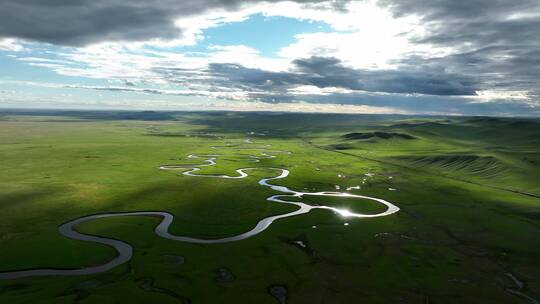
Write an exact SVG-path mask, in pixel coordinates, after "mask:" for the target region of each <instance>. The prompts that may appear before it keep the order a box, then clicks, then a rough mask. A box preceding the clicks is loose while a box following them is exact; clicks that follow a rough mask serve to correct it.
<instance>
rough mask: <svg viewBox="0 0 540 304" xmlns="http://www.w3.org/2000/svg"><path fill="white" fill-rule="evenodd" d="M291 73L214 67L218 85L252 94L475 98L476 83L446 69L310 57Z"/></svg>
mask: <svg viewBox="0 0 540 304" xmlns="http://www.w3.org/2000/svg"><path fill="white" fill-rule="evenodd" d="M293 64H294V65H295V67H296V69H295V70H293V71H291V72H270V71H264V70H260V69H250V68H246V67H243V66H241V65H237V64H217V63H214V64H211V65H210V66H209V71H208V72H209V74H210V75H211V76H212V80H211V81H212V82H213V84H215V85H219V86H224V87H231V86H232V87H237V88H242V89H247V90H250V91H267V92H275V91H283V90H285V89H289V88H291V87H295V86H299V85H312V86H316V87H318V88H330V87H336V88H342V89H347V90H353V91H367V92H383V93H406V94H428V95H474V94H475V91H476V90H477V87H476V82H475V81H474V80H473V79H471V78H469V77H464V76H460V75H457V74H449V73H446V72H445V71H444V70H441V69H439V70H435V69H432V70H418V69H411V70H360V69H353V68H349V67H346V66H345V65H343V64H342V62H341V61H340V60H338V59H336V58H324V57H311V58H308V59H297V60H295V61H294V62H293Z"/></svg>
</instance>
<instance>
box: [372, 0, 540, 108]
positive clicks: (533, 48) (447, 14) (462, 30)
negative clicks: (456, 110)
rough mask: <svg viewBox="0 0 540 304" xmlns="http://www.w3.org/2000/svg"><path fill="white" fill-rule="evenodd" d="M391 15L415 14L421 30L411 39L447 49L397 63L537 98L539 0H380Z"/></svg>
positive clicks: (539, 63)
mask: <svg viewBox="0 0 540 304" xmlns="http://www.w3.org/2000/svg"><path fill="white" fill-rule="evenodd" d="M379 4H380V5H381V6H385V7H389V8H390V9H391V10H392V11H393V12H394V14H395V15H396V16H406V15H415V16H418V17H420V18H421V21H422V24H423V25H424V26H425V28H426V30H427V33H426V35H425V36H422V37H415V38H414V39H413V42H415V43H419V44H431V45H437V46H443V47H452V48H455V49H457V50H458V53H457V54H453V55H451V56H447V57H440V58H415V57H411V58H405V59H404V60H402V63H403V64H412V65H419V64H420V65H426V64H429V65H430V66H432V67H434V66H439V67H445V68H447V69H451V70H452V71H453V72H455V73H459V74H464V75H472V76H474V77H475V78H476V79H477V80H478V81H481V82H482V84H483V87H485V88H486V89H506V90H525V91H529V92H530V94H531V95H532V96H534V97H535V98H538V97H539V96H540V89H539V79H540V1H538V0H512V1H507V0H469V1H445V0H430V1H422V0H403V1H401V0H399V1H397V0H395V1H394V0H382V1H380V2H379Z"/></svg>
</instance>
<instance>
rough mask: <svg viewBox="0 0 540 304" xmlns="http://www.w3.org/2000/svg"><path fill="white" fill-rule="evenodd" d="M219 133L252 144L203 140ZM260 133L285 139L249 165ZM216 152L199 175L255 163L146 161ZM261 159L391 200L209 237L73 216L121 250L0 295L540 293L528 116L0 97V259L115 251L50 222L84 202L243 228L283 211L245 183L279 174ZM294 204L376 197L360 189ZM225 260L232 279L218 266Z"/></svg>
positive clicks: (262, 139)
mask: <svg viewBox="0 0 540 304" xmlns="http://www.w3.org/2000/svg"><path fill="white" fill-rule="evenodd" d="M251 132H253V133H251ZM248 137H249V138H251V139H252V141H253V144H247V143H245V139H246V138H248ZM226 144H229V145H231V146H234V147H238V148H248V149H246V150H234V149H230V148H226V147H222V148H217V149H216V148H212V146H225V145H226ZM266 145H272V146H271V147H270V148H268V149H272V150H274V149H275V150H286V151H290V152H292V153H291V154H290V155H289V154H283V153H281V154H276V156H277V157H276V158H268V159H262V160H261V162H260V163H253V162H250V161H249V158H248V156H249V155H256V154H257V153H260V151H258V150H255V148H257V147H265V146H266ZM249 148H252V150H249ZM216 153H217V154H223V155H224V156H223V157H221V158H220V159H218V164H217V165H216V166H212V167H206V168H204V169H203V170H201V171H200V172H198V173H208V174H211V173H214V174H215V173H219V174H230V175H232V174H235V172H234V171H235V170H236V169H238V168H243V167H261V169H259V170H254V171H250V172H249V173H250V176H249V177H247V178H245V179H236V180H235V179H232V180H225V179H213V178H197V177H189V176H184V175H181V174H179V173H180V172H172V171H161V170H158V167H159V166H160V165H162V164H194V163H195V164H197V163H198V164H201V163H203V160H202V159H187V158H186V157H187V156H188V155H189V154H216ZM265 167H273V168H276V167H279V168H286V169H288V170H290V171H291V174H290V175H289V176H288V177H287V178H285V179H282V180H279V181H276V183H278V184H282V185H285V186H287V187H289V188H291V189H296V190H299V191H313V192H315V191H336V190H335V189H336V186H339V188H340V190H339V191H345V189H346V188H348V187H354V186H360V189H355V188H353V189H351V190H349V192H351V193H354V194H360V195H367V196H373V197H378V198H382V199H385V200H388V201H390V202H393V203H394V204H396V205H397V206H399V207H400V208H401V210H400V211H399V212H398V213H397V214H394V215H389V216H386V217H380V218H372V219H351V218H343V217H340V216H338V215H335V214H333V213H331V212H328V211H325V210H314V211H312V212H311V213H309V214H306V215H302V216H297V217H293V218H286V219H283V220H280V221H278V222H276V223H274V224H273V225H272V226H271V227H270V228H269V229H267V230H266V231H264V232H262V233H261V234H258V235H256V236H254V237H252V238H249V239H246V240H242V241H239V242H233V243H223V244H213V245H196V244H187V243H181V242H174V241H170V240H167V239H162V238H159V237H158V236H156V235H155V234H154V232H153V227H154V226H155V225H156V224H157V223H158V222H159V219H158V218H151V217H147V218H142V217H140V218H137V217H133V218H109V219H101V220H96V221H93V222H87V223H84V224H83V225H81V226H80V227H79V231H81V232H84V233H88V234H95V235H100V236H106V237H109V238H115V239H120V240H123V241H126V242H128V243H130V244H132V245H133V247H134V256H133V259H132V260H131V261H130V262H129V263H126V264H124V265H122V266H119V267H117V268H115V269H113V270H112V271H109V272H107V273H103V274H99V275H89V276H80V277H42V278H28V279H17V280H4V281H0V303H100V304H105V303H260V304H263V303H280V302H279V301H278V300H277V299H276V298H275V297H273V296H272V295H271V294H270V293H269V292H268V290H269V288H270V287H271V286H273V285H280V286H284V287H286V289H287V303H537V302H534V301H540V221H539V220H540V122H539V121H537V120H530V119H529V120H527V119H510V118H485V117H459V118H456V117H408V116H389V115H330V114H325V115H322V114H278V113H160V112H143V113H131V112H52V111H51V112H45V111H42V112H17V111H4V112H0V170H1V172H2V174H1V175H0V214H1V215H2V220H1V221H0V271H10V270H17V269H28V268H43V267H49V268H79V267H83V266H91V265H96V264H100V263H103V262H105V261H107V260H109V259H111V258H112V257H114V255H115V251H114V250H113V249H111V248H108V247H106V246H101V245H97V244H93V243H87V242H82V241H75V240H69V239H67V238H65V237H62V236H61V235H60V234H59V233H58V231H57V227H58V226H59V225H60V224H62V223H65V222H67V221H69V220H71V219H74V218H77V217H81V216H84V215H89V214H95V213H102V212H123V211H140V210H152V211H168V212H170V213H172V214H174V215H175V221H174V223H173V224H172V226H171V232H172V233H174V234H178V235H186V236H193V237H205V238H217V237H224V236H230V235H235V234H239V233H242V232H244V231H246V230H249V229H251V228H252V227H253V226H254V225H255V224H256V223H257V221H258V220H260V219H261V218H264V217H266V216H269V215H273V214H281V213H286V212H290V211H292V210H294V209H295V207H294V206H291V205H285V204H278V203H271V202H268V201H266V200H265V199H266V198H267V197H268V196H270V195H273V194H279V193H276V192H274V191H272V190H271V189H269V188H268V187H262V186H260V185H258V184H257V182H258V181H259V180H260V179H261V178H263V177H269V176H275V175H276V171H272V170H268V169H264V168H265ZM367 173H370V174H373V176H371V177H367V176H366V174H367ZM389 188H391V189H395V191H390V190H389ZM292 200H294V199H292ZM304 201H305V202H308V203H310V204H327V205H331V206H337V207H344V208H348V209H350V210H352V211H356V212H364V213H372V212H379V211H380V209H381V208H380V206H379V205H377V204H374V203H373V202H372V201H368V200H365V201H363V200H351V199H339V198H335V197H334V198H325V197H306V198H305V200H304ZM345 223H348V225H344V224H345ZM313 226H315V227H316V228H313ZM298 241H301V242H303V243H302V244H304V245H305V246H299V245H298V243H297V242H298ZM178 257H181V259H180V260H181V262H178V261H179V258H178ZM224 269H225V270H226V272H228V273H230V274H231V275H232V276H231V277H228V278H227V279H223V277H221V276H220V271H223V270H224ZM516 280H517V281H518V282H516ZM520 283H523V286H520Z"/></svg>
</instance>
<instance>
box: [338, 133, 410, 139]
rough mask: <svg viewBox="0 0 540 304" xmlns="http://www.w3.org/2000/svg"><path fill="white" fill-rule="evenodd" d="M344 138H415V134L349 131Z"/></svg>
mask: <svg viewBox="0 0 540 304" xmlns="http://www.w3.org/2000/svg"><path fill="white" fill-rule="evenodd" d="M341 137H342V138H345V139H347V140H355V139H376V138H380V139H390V138H398V139H415V137H414V136H412V135H409V134H405V133H394V132H381V131H375V132H363V133H360V132H353V133H347V134H345V135H343V136H341Z"/></svg>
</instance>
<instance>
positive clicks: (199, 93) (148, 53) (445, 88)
mask: <svg viewBox="0 0 540 304" xmlns="http://www.w3.org/2000/svg"><path fill="white" fill-rule="evenodd" d="M539 80H540V1H538V0H463V1H461V0H456V1H449V0H424V1H422V0H378V1H375V0H373V1H371V0H366V1H347V0H334V1H310V0H298V1H245V0H244V1H242V0H228V1H226V0H193V1H190V0H183V1H179V0H129V1H128V0H92V1H87V0H46V1H43V0H2V2H1V5H0V107H4V108H5V107H11V108H88V109H126V110H131V109H157V110H163V109H170V110H244V111H246V110H265V111H313V112H347V113H355V112H358V113H404V114H407V113H411V114H413V113H415V114H416V113H423V114H467V115H509V116H540V98H539V97H540V81H539Z"/></svg>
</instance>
